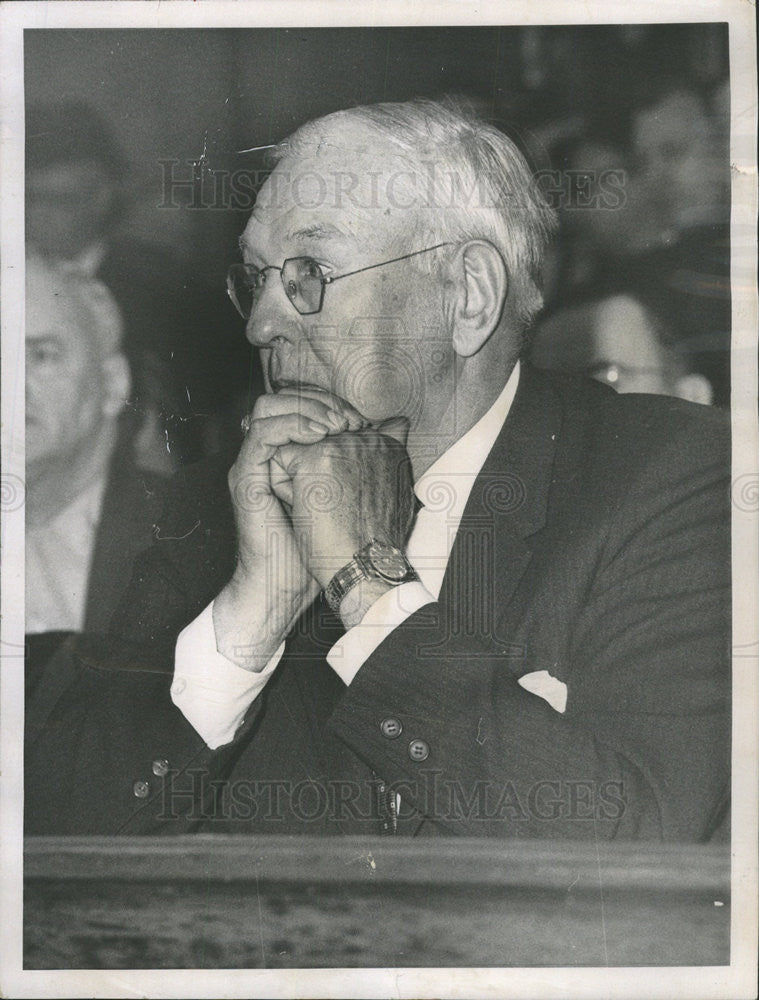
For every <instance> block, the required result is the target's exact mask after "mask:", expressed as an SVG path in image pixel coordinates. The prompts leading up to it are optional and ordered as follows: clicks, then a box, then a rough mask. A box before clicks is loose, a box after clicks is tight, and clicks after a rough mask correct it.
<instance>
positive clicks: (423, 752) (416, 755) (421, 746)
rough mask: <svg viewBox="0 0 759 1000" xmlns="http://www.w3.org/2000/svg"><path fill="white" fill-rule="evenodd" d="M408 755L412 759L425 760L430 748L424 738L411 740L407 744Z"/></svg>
mask: <svg viewBox="0 0 759 1000" xmlns="http://www.w3.org/2000/svg"><path fill="white" fill-rule="evenodd" d="M408 755H409V757H410V758H411V759H412V760H416V761H422V760H427V758H428V757H429V755H430V748H429V746H428V745H427V744H426V743H425V742H424V740H412V741H411V742H410V743H409V745H408Z"/></svg>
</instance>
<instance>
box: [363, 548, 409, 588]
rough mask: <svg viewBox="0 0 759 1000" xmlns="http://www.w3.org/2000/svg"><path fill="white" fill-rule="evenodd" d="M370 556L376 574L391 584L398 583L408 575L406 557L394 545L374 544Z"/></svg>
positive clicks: (370, 549)
mask: <svg viewBox="0 0 759 1000" xmlns="http://www.w3.org/2000/svg"><path fill="white" fill-rule="evenodd" d="M368 555H369V561H370V563H371V564H372V567H373V569H374V570H375V572H377V573H379V575H380V576H381V577H383V578H384V579H385V580H388V581H390V582H391V583H398V582H399V581H400V580H403V578H404V577H405V576H406V575H407V573H408V568H409V566H408V562H407V561H406V557H405V556H404V555H403V553H402V552H401V550H400V549H396V547H395V546H394V545H387V544H385V543H384V542H372V544H371V546H370V547H369V553H368Z"/></svg>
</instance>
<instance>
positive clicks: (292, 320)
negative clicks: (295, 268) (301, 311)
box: [245, 273, 298, 347]
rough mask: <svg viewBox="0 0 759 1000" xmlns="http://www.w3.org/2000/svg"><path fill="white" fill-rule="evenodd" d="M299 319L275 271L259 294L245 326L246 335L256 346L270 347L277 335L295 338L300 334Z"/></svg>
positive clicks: (289, 338)
mask: <svg viewBox="0 0 759 1000" xmlns="http://www.w3.org/2000/svg"><path fill="white" fill-rule="evenodd" d="M297 321H298V314H297V313H296V311H295V309H294V308H293V306H292V304H291V303H290V301H289V299H288V298H287V296H286V295H285V290H284V288H283V287H282V282H281V281H280V278H279V275H278V274H276V273H275V274H273V275H271V277H269V278H268V279H267V281H266V284H265V285H264V287H263V288H262V289H261V291H260V293H259V295H258V298H257V300H256V304H255V306H254V307H253V311H252V312H251V314H250V319H249V320H248V323H247V326H246V327H245V336H246V337H247V338H248V340H249V341H250V343H251V344H252V345H253V346H254V347H269V346H270V345H271V343H272V341H273V340H274V339H275V338H277V337H281V338H283V339H285V340H294V339H295V338H296V337H297V336H298V322H297Z"/></svg>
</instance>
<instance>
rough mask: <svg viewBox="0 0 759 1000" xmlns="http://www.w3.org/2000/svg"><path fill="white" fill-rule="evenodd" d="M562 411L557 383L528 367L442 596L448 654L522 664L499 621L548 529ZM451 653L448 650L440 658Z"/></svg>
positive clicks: (479, 483)
mask: <svg viewBox="0 0 759 1000" xmlns="http://www.w3.org/2000/svg"><path fill="white" fill-rule="evenodd" d="M561 423H562V414H561V409H560V404H559V401H558V398H557V396H556V394H555V393H554V391H553V389H552V387H551V385H550V383H549V382H548V380H547V379H545V378H544V377H543V376H542V375H540V373H538V372H536V371H535V370H534V369H531V368H530V367H529V366H527V365H523V366H522V370H521V374H520V379H519V386H518V389H517V393H516V396H515V398H514V402H513V404H512V407H511V411H510V412H509V415H508V417H507V419H506V422H505V424H504V426H503V429H502V431H501V433H500V434H499V436H498V438H497V440H496V443H495V445H494V446H493V448H492V450H491V452H490V454H489V455H488V457H487V459H486V460H485V464H484V465H483V467H482V470H481V472H480V474H479V476H478V477H477V479H476V481H475V484H474V486H473V487H472V491H471V493H470V495H469V500H468V502H467V505H466V508H465V510H464V514H463V517H462V519H461V523H460V524H459V528H458V531H457V534H456V540H455V542H454V545H453V549H452V551H451V558H450V560H449V563H448V568H447V570H446V574H445V578H444V580H443V587H442V590H441V593H440V612H441V624H443V625H444V629H445V636H444V639H443V644H444V652H445V654H447V655H454V656H462V655H463V656H467V657H469V656H476V655H489V656H498V657H501V658H502V657H503V656H504V655H506V656H515V657H520V658H521V655H522V651H521V649H520V648H519V647H517V646H514V648H511V646H510V644H509V642H508V638H507V637H501V636H499V635H498V619H499V617H500V616H501V614H502V609H503V608H504V607H505V606H506V605H507V604H508V602H509V600H510V599H511V597H512V595H513V593H514V590H515V589H516V587H517V585H518V584H519V581H520V579H521V578H522V576H523V574H524V572H525V570H526V568H527V566H528V564H529V562H530V559H531V554H532V553H531V547H530V537H531V536H532V535H534V534H535V533H536V532H538V531H539V530H540V529H541V528H542V527H543V526H544V525H545V523H546V516H547V508H548V496H549V490H550V486H551V479H552V470H553V462H554V454H555V448H556V440H557V438H558V436H559V433H560V429H561ZM440 651H443V650H440Z"/></svg>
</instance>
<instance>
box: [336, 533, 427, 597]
mask: <svg viewBox="0 0 759 1000" xmlns="http://www.w3.org/2000/svg"><path fill="white" fill-rule="evenodd" d="M374 552H377V553H379V554H380V555H382V554H384V553H389V554H390V555H391V556H392V557H393V558H394V560H395V561H396V562H397V563H399V564H400V567H401V573H402V575H398V576H397V578H390V577H389V576H388V575H387V574H386V573H385V572H382V571H380V570H379V569H377V568H376V567H375V566H374V565H373V564H372V557H371V553H374ZM416 579H418V577H417V575H416V572H415V571H414V568H413V566H412V565H411V563H410V562H409V561H408V559H406V557H405V556H404V555H403V553H402V552H401V551H400V549H397V548H395V546H393V545H388V544H387V543H383V542H378V541H377V539H375V538H372V539H370V540H369V541H368V542H367V543H366V545H364V546H362V548H361V549H359V551H358V552H356V553H354V556H353V558H352V559H351V561H350V562H349V563H346V565H345V566H343V567H342V568H341V569H339V570H338V571H337V573H335V575H334V576H333V577H332V579H331V580H330V581H329V583H328V584H327V586H326V587H325V588H324V597H325V598H326V601H327V604H329V606H330V607H331V608H332V610H333V611H334V612H335V614H338V613H339V611H340V605H341V603H342V601H343V598H344V597H345V595H346V594H347V593H348V592H349V591H351V590H353V588H354V587H355V586H356V585H357V584H359V583H361V581H362V580H384V581H385V583H388V584H390V586H391V587H397V586H400V584H402V583H407V582H408V581H409V580H416Z"/></svg>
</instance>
